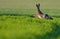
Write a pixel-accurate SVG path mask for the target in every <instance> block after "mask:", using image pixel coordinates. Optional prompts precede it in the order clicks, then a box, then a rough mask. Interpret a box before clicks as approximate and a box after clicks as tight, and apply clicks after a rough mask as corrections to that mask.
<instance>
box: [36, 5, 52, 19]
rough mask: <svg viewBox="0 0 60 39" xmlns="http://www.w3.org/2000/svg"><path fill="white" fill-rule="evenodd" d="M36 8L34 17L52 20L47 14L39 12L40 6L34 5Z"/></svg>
mask: <svg viewBox="0 0 60 39" xmlns="http://www.w3.org/2000/svg"><path fill="white" fill-rule="evenodd" d="M36 8H37V13H36V14H35V16H36V17H38V18H45V19H53V18H52V17H51V16H49V15H48V14H44V13H42V12H41V10H40V4H36Z"/></svg>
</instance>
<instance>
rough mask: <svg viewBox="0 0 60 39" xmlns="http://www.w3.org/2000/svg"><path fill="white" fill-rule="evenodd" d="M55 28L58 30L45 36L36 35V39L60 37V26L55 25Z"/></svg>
mask: <svg viewBox="0 0 60 39" xmlns="http://www.w3.org/2000/svg"><path fill="white" fill-rule="evenodd" d="M53 26H56V28H55V29H54V30H53V31H52V32H51V33H47V34H46V35H44V36H40V35H36V36H35V38H36V39H56V38H57V37H58V36H59V35H60V25H58V24H53Z"/></svg>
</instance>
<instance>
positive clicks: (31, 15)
mask: <svg viewBox="0 0 60 39" xmlns="http://www.w3.org/2000/svg"><path fill="white" fill-rule="evenodd" d="M4 15H5V16H28V17H34V16H33V14H0V16H4Z"/></svg>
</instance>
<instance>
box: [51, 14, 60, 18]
mask: <svg viewBox="0 0 60 39" xmlns="http://www.w3.org/2000/svg"><path fill="white" fill-rule="evenodd" d="M52 17H56V18H60V16H59V15H58V16H52Z"/></svg>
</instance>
